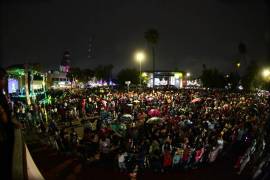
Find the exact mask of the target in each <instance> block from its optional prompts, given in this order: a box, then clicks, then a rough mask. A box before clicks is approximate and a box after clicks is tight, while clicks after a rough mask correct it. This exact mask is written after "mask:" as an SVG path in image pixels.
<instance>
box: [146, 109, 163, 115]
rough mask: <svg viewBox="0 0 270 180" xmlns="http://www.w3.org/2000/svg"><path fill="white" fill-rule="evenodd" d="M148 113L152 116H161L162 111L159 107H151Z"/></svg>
mask: <svg viewBox="0 0 270 180" xmlns="http://www.w3.org/2000/svg"><path fill="white" fill-rule="evenodd" d="M148 115H149V116H151V117H154V116H160V111H159V110H158V109H151V110H150V111H149V112H148Z"/></svg>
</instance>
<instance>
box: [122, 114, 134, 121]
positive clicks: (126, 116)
mask: <svg viewBox="0 0 270 180" xmlns="http://www.w3.org/2000/svg"><path fill="white" fill-rule="evenodd" d="M121 120H124V121H131V120H133V116H132V115H131V114H124V115H123V116H122V117H121Z"/></svg>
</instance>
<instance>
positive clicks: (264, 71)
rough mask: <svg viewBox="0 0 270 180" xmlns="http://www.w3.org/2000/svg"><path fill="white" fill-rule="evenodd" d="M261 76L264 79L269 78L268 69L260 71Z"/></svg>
mask: <svg viewBox="0 0 270 180" xmlns="http://www.w3.org/2000/svg"><path fill="white" fill-rule="evenodd" d="M262 75H263V77H265V78H267V77H269V76H270V69H264V70H263V71H262Z"/></svg>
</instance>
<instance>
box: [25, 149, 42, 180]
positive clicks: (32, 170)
mask: <svg viewBox="0 0 270 180" xmlns="http://www.w3.org/2000/svg"><path fill="white" fill-rule="evenodd" d="M25 150H26V162H27V176H28V179H38V180H44V177H43V176H42V174H41V173H40V171H39V170H38V168H37V166H36V164H35V162H34V160H33V158H32V156H31V154H30V152H29V150H28V148H27V145H26V144H25Z"/></svg>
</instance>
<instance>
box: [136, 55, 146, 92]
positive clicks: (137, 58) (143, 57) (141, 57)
mask: <svg viewBox="0 0 270 180" xmlns="http://www.w3.org/2000/svg"><path fill="white" fill-rule="evenodd" d="M135 59H136V61H138V62H139V64H140V87H141V85H142V77H141V76H142V61H143V60H144V59H145V55H144V53H143V52H142V51H139V52H137V53H136V54H135Z"/></svg>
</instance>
